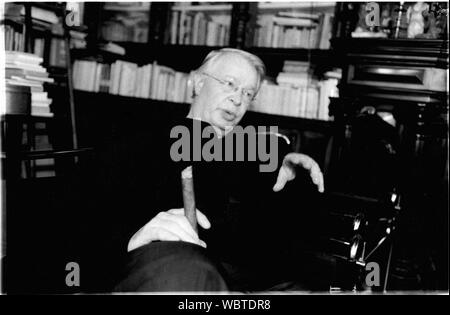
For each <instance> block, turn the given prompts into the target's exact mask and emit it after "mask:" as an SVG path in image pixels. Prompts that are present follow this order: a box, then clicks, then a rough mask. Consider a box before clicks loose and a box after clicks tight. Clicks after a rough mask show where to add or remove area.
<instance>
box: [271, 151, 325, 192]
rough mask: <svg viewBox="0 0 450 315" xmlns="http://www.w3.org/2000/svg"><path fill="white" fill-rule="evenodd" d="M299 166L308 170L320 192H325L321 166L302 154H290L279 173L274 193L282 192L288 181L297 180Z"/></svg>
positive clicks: (284, 160)
mask: <svg viewBox="0 0 450 315" xmlns="http://www.w3.org/2000/svg"><path fill="white" fill-rule="evenodd" d="M297 166H302V167H303V168H305V169H306V170H308V171H309V174H310V176H311V179H312V181H313V183H314V184H315V185H316V186H317V189H318V190H319V192H323V191H324V182H323V175H322V172H321V171H320V167H319V165H318V164H317V163H316V161H314V160H313V159H312V158H310V157H309V156H307V155H305V154H301V153H289V154H287V155H286V156H285V157H284V159H283V165H282V166H281V168H280V171H279V172H278V177H277V182H276V183H275V185H274V186H273V191H275V192H277V191H280V190H282V189H283V188H284V185H286V183H287V182H288V181H291V180H293V179H294V178H295V168H296V167H297Z"/></svg>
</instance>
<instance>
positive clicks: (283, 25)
mask: <svg viewBox="0 0 450 315" xmlns="http://www.w3.org/2000/svg"><path fill="white" fill-rule="evenodd" d="M257 25H258V27H257V29H256V31H255V36H254V42H253V45H254V46H256V47H271V48H304V49H329V48H330V38H331V31H332V26H333V15H332V14H330V13H320V14H312V13H299V12H298V13H294V12H280V13H278V14H277V15H260V16H259V17H258V22H257Z"/></svg>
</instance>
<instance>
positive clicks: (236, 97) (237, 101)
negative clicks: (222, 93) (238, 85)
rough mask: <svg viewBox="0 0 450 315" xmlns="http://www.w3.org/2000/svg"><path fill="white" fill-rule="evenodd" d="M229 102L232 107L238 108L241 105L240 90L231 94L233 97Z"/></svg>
mask: <svg viewBox="0 0 450 315" xmlns="http://www.w3.org/2000/svg"><path fill="white" fill-rule="evenodd" d="M231 101H232V102H233V104H234V105H236V106H240V105H241V104H242V90H241V89H237V90H236V91H234V92H233V95H232V96H231Z"/></svg>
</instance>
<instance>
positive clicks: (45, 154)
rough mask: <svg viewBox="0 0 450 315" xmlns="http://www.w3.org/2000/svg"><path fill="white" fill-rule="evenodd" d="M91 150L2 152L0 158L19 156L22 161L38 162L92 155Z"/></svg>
mask: <svg viewBox="0 0 450 315" xmlns="http://www.w3.org/2000/svg"><path fill="white" fill-rule="evenodd" d="M92 152H93V149H92V148H83V149H73V150H41V151H26V152H17V153H5V152H2V158H8V155H11V156H12V155H14V156H19V157H20V158H21V159H22V160H40V159H49V158H60V157H71V156H79V155H81V154H86V153H92Z"/></svg>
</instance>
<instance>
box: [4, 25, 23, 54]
mask: <svg viewBox="0 0 450 315" xmlns="http://www.w3.org/2000/svg"><path fill="white" fill-rule="evenodd" d="M4 34H5V50H14V51H24V50H25V38H24V35H23V33H22V32H19V31H17V30H16V29H14V27H12V26H10V25H4Z"/></svg>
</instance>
